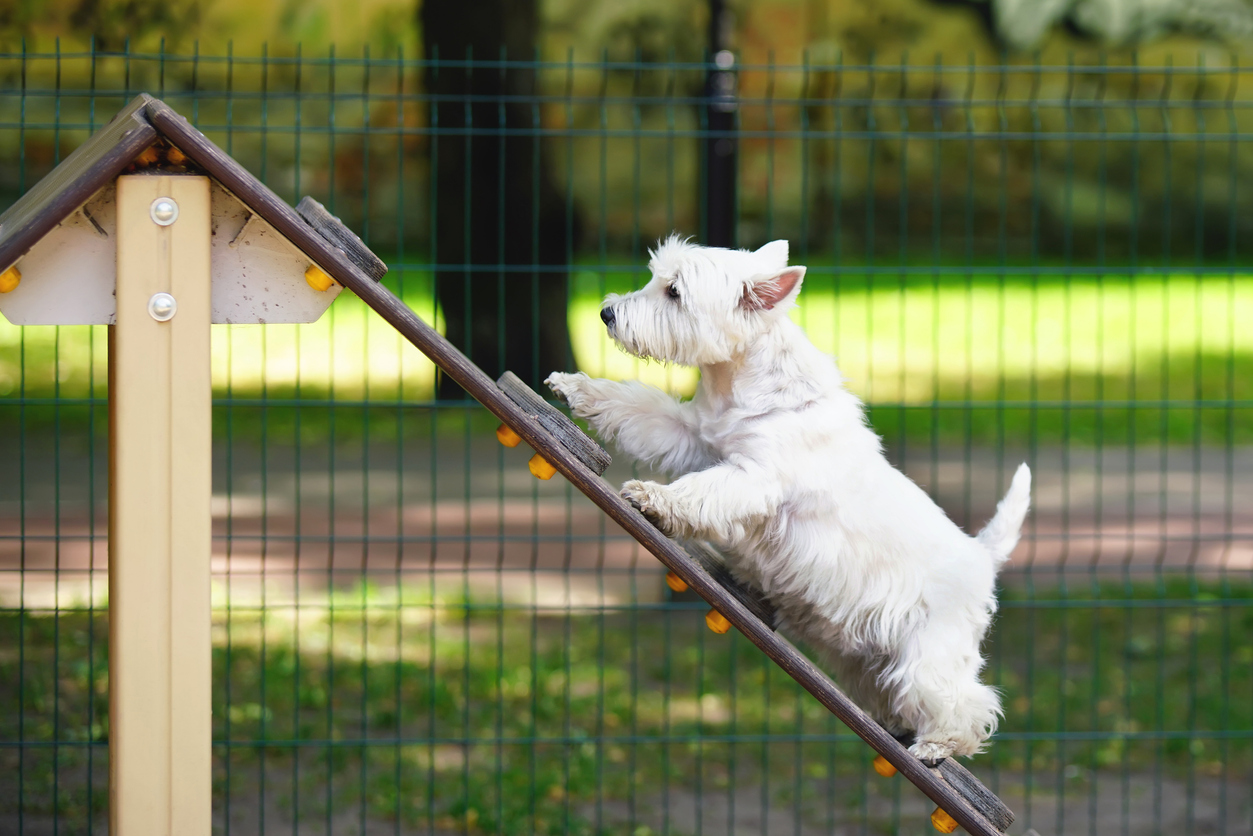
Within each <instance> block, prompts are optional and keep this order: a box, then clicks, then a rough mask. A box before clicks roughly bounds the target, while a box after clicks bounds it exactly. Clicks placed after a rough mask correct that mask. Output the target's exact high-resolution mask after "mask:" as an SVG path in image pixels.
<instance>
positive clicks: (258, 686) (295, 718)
mask: <svg viewBox="0 0 1253 836" xmlns="http://www.w3.org/2000/svg"><path fill="white" fill-rule="evenodd" d="M398 603H401V602H400V601H398V599H397V596H396V592H395V590H394V589H387V590H379V589H376V588H373V587H368V586H360V587H357V588H355V589H351V590H346V591H342V592H339V593H336V594H335V595H334V596H333V597H332V598H331V599H329V600H328V599H319V600H310V601H309V602H308V606H306V607H305V608H302V609H301V610H300V611H299V613H297V612H296V611H294V610H292V609H284V608H282V607H275V608H272V609H271V610H269V611H267V612H266V614H265V615H264V617H262V616H261V615H260V614H259V613H258V612H257V611H255V610H236V611H232V612H227V611H225V610H219V611H217V612H216V613H215V623H214V651H213V666H214V707H215V710H214V736H215V740H216V741H217V743H218V745H217V747H216V748H215V793H216V797H217V801H216V804H217V805H219V806H218V809H222V805H225V804H226V803H227V798H228V797H229V798H231V799H232V800H233V803H234V804H235V805H236V806H239V805H242V804H245V803H246V800H247V799H249V798H252V797H254V796H255V794H256V793H257V792H258V787H259V786H260V782H262V781H264V782H266V786H268V787H270V790H269V791H270V792H272V793H274V797H275V798H277V799H279V805H280V806H283V807H284V808H285V809H288V810H293V809H294V810H298V811H299V816H300V817H301V819H302V820H303V819H305V818H308V819H311V820H313V821H319V820H321V819H322V818H323V817H324V816H325V815H327V810H328V805H329V806H332V807H333V808H334V810H340V811H343V810H352V811H360V812H362V813H364V814H365V815H366V816H368V817H370V818H384V819H390V818H393V817H397V816H398V817H400V819H401V820H402V821H403V822H404V823H405V824H408V825H413V826H417V825H425V824H426V823H427V821H428V816H429V817H430V818H431V819H433V820H434V822H435V824H436V825H437V826H438V827H441V828H447V829H452V828H454V827H459V826H461V825H466V826H467V827H468V830H469V832H472V833H479V832H481V833H507V834H512V833H529V832H530V828H531V827H532V825H534V827H535V830H536V832H539V833H558V832H565V828H566V827H567V825H568V826H569V832H574V833H592V832H595V831H594V827H593V823H592V822H593V820H594V813H593V812H592V811H593V810H594V807H595V804H596V803H597V801H598V799H599V800H601V801H610V802H613V801H622V800H624V799H627V798H629V797H635V798H637V799H653V800H654V801H655V800H656V799H657V798H659V797H660V794H661V793H662V792H663V791H664V788H665V787H670V788H672V789H673V790H675V791H685V792H696V791H697V790H698V788H699V787H703V788H704V789H706V790H715V789H718V788H722V787H726V786H728V784H729V783H730V781H731V775H732V771H734V775H735V781H736V785H737V786H756V785H760V784H761V783H762V782H763V781H766V782H768V787H769V789H770V792H771V794H772V796H774V797H775V799H776V801H778V802H780V803H782V802H790V801H796V802H798V803H800V804H801V805H802V807H803V809H806V810H811V811H812V810H814V809H816V808H817V807H816V806H817V805H819V804H820V802H821V800H822V798H823V797H824V794H825V792H826V791H827V790H826V788H829V787H834V788H836V789H837V790H838V797H839V798H840V799H842V802H841V803H845V804H847V805H848V811H847V813H848V815H850V816H852V815H856V814H857V813H856V811H857V805H858V804H860V803H861V801H862V799H863V793H864V791H865V789H864V785H865V783H866V782H865V780H864V776H865V770H866V767H867V765H868V762H869V759H870V758H869V754H870V753H869V750H868V749H866V747H865V746H864V744H861V743H860V741H857V740H856V739H855V738H853V737H852V736H851V735H850V734H849V733H848V732H847V731H846V730H845V729H843V728H842V727H841V726H840V725H839V724H838V723H836V722H835V721H834V720H833V719H832V718H831V717H830V716H829V715H828V714H827V713H826V712H825V711H824V710H823V709H822V708H821V707H819V706H818V705H817V704H816V703H815V702H814V701H813V700H812V699H810V698H808V696H807V695H805V694H804V693H803V692H802V691H800V689H799V688H798V687H797V686H796V685H795V684H794V683H793V682H792V681H791V680H790V679H789V678H787V677H786V676H785V675H784V674H783V673H782V672H780V671H779V670H778V669H776V668H774V667H773V666H772V665H770V664H769V663H768V662H767V661H766V659H765V658H764V657H763V656H762V655H761V654H760V653H759V652H758V651H756V650H755V649H754V648H753V647H752V646H751V645H750V644H749V643H748V642H747V641H746V640H745V639H743V638H742V637H740V636H739V635H738V633H736V632H734V631H733V632H732V633H731V634H730V635H728V636H726V637H717V636H714V635H713V634H711V633H709V632H708V631H707V630H706V629H705V628H704V626H703V619H702V617H701V616H702V614H703V608H700V607H698V606H679V607H675V608H670V609H667V610H663V611H657V610H637V611H634V612H630V611H613V612H600V611H582V612H575V613H572V614H566V613H563V612H561V611H538V612H537V611H532V610H514V609H508V608H506V609H501V608H500V607H498V606H495V605H492V604H473V603H471V604H466V603H464V602H463V601H459V600H456V599H446V598H441V599H434V600H433V599H432V598H431V597H430V595H429V594H428V593H427V592H426V591H425V590H423V589H417V588H409V587H406V588H404V589H403V606H398ZM330 605H333V606H330ZM93 630H94V641H95V645H94V651H93V652H94V657H93V658H94V662H95V667H94V670H93V669H90V668H89V667H88V664H87V661H88V658H89V656H88V652H87V640H88V636H89V635H90V633H91V631H93ZM106 632H107V631H106V624H105V620H104V618H103V616H96V620H95V622H94V623H91V622H89V621H88V617H87V616H86V615H85V614H82V613H67V614H62V615H61V616H59V617H53V616H51V615H44V614H36V613H25V614H15V613H11V612H10V613H5V614H3V615H0V647H3V648H5V650H4V651H3V652H2V653H0V683H2V684H0V741H14V740H17V739H18V737H19V728H20V729H21V732H22V734H23V735H24V739H25V740H26V741H28V742H33V743H46V742H48V741H51V740H54V739H60V740H64V741H86V740H94V741H103V740H106V739H107V736H108V717H107V710H106V701H105V700H106V693H107V676H106V672H105V663H106V655H105V654H106V647H105V645H106V641H105V638H106ZM989 649H990V655H991V659H992V662H991V665H990V678H991V679H992V681H994V682H997V683H998V684H999V685H1000V687H1001V688H1002V690H1003V692H1004V697H1005V707H1006V719H1005V721H1004V723H1003V724H1002V727H1001V731H1002V733H1003V735H1004V737H1003V739H1001V740H999V741H997V742H995V743H994V744H993V745H992V747H991V752H990V753H989V754H987V755H984V756H982V757H981V758H979V759H978V760H977V761H976V762H975V763H976V768H977V769H980V768H988V767H989V766H991V765H992V764H993V763H995V765H996V766H997V767H998V768H999V770H1000V771H1001V774H1002V775H1003V776H1013V775H1022V774H1024V773H1026V772H1030V773H1031V774H1033V775H1036V776H1037V780H1038V781H1044V780H1046V779H1048V777H1049V776H1051V775H1053V774H1054V773H1055V772H1058V771H1059V770H1060V769H1061V768H1062V767H1063V766H1068V765H1071V764H1077V765H1079V766H1080V767H1082V768H1083V774H1088V773H1087V771H1086V770H1088V769H1095V770H1098V771H1106V772H1109V773H1110V774H1117V773H1120V772H1121V771H1122V770H1128V771H1130V772H1133V773H1137V774H1144V773H1148V772H1151V771H1152V770H1155V769H1160V770H1162V772H1163V773H1164V774H1166V775H1167V776H1174V777H1182V776H1184V775H1186V774H1188V773H1189V772H1194V773H1195V774H1197V775H1201V776H1211V775H1220V774H1224V770H1226V774H1228V775H1229V776H1230V777H1232V779H1233V780H1235V779H1237V778H1240V779H1241V780H1242V779H1243V777H1247V776H1248V775H1249V774H1250V772H1251V771H1253V741H1251V740H1250V738H1249V736H1248V732H1249V731H1250V730H1251V729H1253V701H1251V700H1250V699H1249V695H1250V693H1253V587H1251V586H1249V585H1247V584H1244V585H1234V586H1233V585H1231V584H1227V585H1219V584H1205V583H1201V584H1197V583H1188V582H1186V581H1182V580H1180V581H1177V582H1176V581H1169V580H1165V581H1162V582H1160V583H1157V584H1143V585H1123V584H1109V585H1097V586H1093V587H1084V588H1083V589H1081V590H1072V591H1071V592H1069V593H1063V591H1062V590H1060V589H1056V588H1054V589H1049V590H1047V591H1040V592H1038V593H1037V595H1036V596H1035V597H1032V596H1030V595H1028V594H1027V593H1026V592H1025V591H1024V590H1022V589H1010V590H1007V591H1006V592H1005V594H1004V595H1003V609H1002V612H1001V615H1000V616H999V617H998V620H997V623H996V627H995V630H994V634H993V639H992V642H991V646H990V648H989ZM19 654H21V658H22V659H23V660H24V664H23V665H22V666H19ZM19 683H20V684H21V688H20V690H19V688H18V684H19ZM91 694H94V695H95V702H94V706H93V707H92V709H91V710H90V711H89V710H88V697H89V695H91ZM1161 731H1165V732H1171V733H1174V734H1170V735H1166V736H1164V738H1165V739H1158V737H1159V736H1156V735H1155V734H1154V733H1155V732H1161ZM1090 732H1096V733H1098V734H1096V735H1095V736H1094V735H1090V734H1087V733H1090ZM1189 732H1195V734H1190V733H1189ZM1059 733H1077V736H1075V737H1073V738H1071V739H1065V735H1064V734H1059ZM1233 733H1234V734H1233ZM1093 737H1095V738H1096V739H1091V738H1093ZM1224 738H1226V739H1224ZM497 739H499V741H500V745H499V746H497V745H496V743H495V742H494V741H496V740H497ZM365 741H369V742H371V743H372V744H373V745H363V742H365ZM228 742H229V744H230V745H229V746H228V745H226V744H227V743H228ZM297 743H303V744H306V745H294V744H297ZM103 756H104V752H103V750H102V749H101V750H97V752H96V757H97V759H98V760H99V759H100V758H103ZM24 757H25V764H24V765H25V771H24V773H23V775H24V780H25V782H26V805H27V808H26V809H27V812H28V813H33V812H38V811H44V812H50V811H51V810H52V809H53V802H52V787H53V784H54V778H55V777H56V776H59V797H58V800H57V803H56V805H55V807H56V809H58V810H59V811H60V812H61V814H62V815H63V816H64V817H65V818H64V824H65V826H66V827H67V828H68V829H73V828H74V826H75V822H81V821H82V818H83V817H84V816H86V815H87V806H86V800H85V799H86V789H85V778H84V775H85V772H84V760H85V757H86V756H85V754H84V750H83V749H82V748H74V747H65V748H63V749H61V750H60V751H59V752H56V753H54V751H53V750H52V749H50V748H47V747H40V748H29V749H27V750H26V752H25V754H24ZM54 757H56V758H57V760H56V761H55V762H54V760H53V759H54ZM17 758H18V752H17V751H15V750H14V749H13V748H3V749H0V764H2V765H3V767H4V769H3V771H2V774H6V775H7V776H9V777H7V778H2V779H0V789H3V790H4V791H2V792H0V813H12V812H13V811H14V809H15V805H16V795H15V793H14V792H13V791H12V790H13V789H14V788H13V786H11V785H12V784H13V781H14V779H13V777H12V776H13V774H14V772H13V768H14V767H15V766H16V764H17ZM1242 776H1243V777H1242ZM1080 783H1081V781H1080ZM1073 788H1074V782H1073V781H1072V782H1071V784H1070V785H1068V789H1073ZM102 790H103V784H100V785H98V786H97V787H96V793H95V796H94V799H93V805H94V806H95V807H96V809H97V810H98V809H101V807H100V805H103V803H104V793H103V792H102ZM428 801H431V803H430V806H428Z"/></svg>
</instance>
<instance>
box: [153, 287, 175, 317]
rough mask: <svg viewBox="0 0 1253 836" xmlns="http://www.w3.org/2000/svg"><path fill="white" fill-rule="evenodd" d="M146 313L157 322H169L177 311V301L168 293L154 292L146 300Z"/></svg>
mask: <svg viewBox="0 0 1253 836" xmlns="http://www.w3.org/2000/svg"><path fill="white" fill-rule="evenodd" d="M148 313H149V314H150V315H151V316H152V318H153V319H155V320H156V321H157V322H169V321H170V320H171V319H173V318H174V314H176V313H178V302H176V301H175V300H174V297H173V296H171V295H170V294H168V293H154V294H152V298H151V299H149V300H148Z"/></svg>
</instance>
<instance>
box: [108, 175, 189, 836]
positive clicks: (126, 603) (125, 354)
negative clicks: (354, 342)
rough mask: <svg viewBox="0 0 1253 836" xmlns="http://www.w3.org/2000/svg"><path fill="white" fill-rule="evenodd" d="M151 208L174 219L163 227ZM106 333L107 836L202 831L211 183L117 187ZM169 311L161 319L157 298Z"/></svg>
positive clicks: (170, 181) (149, 180)
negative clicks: (161, 206) (112, 304)
mask: <svg viewBox="0 0 1253 836" xmlns="http://www.w3.org/2000/svg"><path fill="white" fill-rule="evenodd" d="M158 197H171V198H173V199H174V200H175V202H176V203H177V204H178V208H179V212H178V220H177V221H175V222H174V223H173V224H171V225H169V226H164V227H163V226H158V225H157V224H155V223H154V222H153V221H152V219H151V217H150V216H149V207H150V206H151V204H152V202H153V201H154V200H155V199H157V198H158ZM117 212H118V222H117V266H118V281H117V324H116V325H113V326H111V327H110V328H109V334H110V346H109V412H110V420H109V441H110V444H109V457H110V467H109V718H110V732H109V795H110V805H109V818H110V832H111V833H126V834H137V836H167V834H174V833H177V834H189V836H196V834H202V836H208V834H209V831H210V829H211V824H212V809H211V808H212V749H211V744H212V728H211V711H212V692H213V689H212V664H211V650H212V637H211V635H210V628H211V624H212V613H211V610H210V567H209V558H210V552H211V549H210V546H211V530H210V524H211V515H210V507H209V506H210V502H209V500H210V492H211V488H212V479H211V470H212V447H211V445H212V433H211V427H210V421H211V415H212V409H211V407H212V401H211V398H212V386H211V381H210V366H209V322H210V280H209V276H210V267H209V249H210V225H209V217H210V209H209V180H208V178H207V177H195V176H174V177H162V176H133V177H121V178H119V179H118V200H117ZM158 292H167V293H170V294H171V295H173V296H174V298H175V300H176V301H177V303H178V309H177V313H176V314H175V315H174V317H173V319H171V320H169V321H168V322H158V321H156V320H155V319H153V318H152V316H150V315H149V313H148V300H149V299H150V298H151V296H152V295H153V294H154V293H158Z"/></svg>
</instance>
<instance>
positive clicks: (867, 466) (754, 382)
mask: <svg viewBox="0 0 1253 836" xmlns="http://www.w3.org/2000/svg"><path fill="white" fill-rule="evenodd" d="M650 267H651V269H652V273H653V278H652V281H650V282H649V283H648V285H647V286H646V287H644V288H642V289H641V290H639V291H637V292H635V293H631V294H627V295H625V296H610V297H609V298H607V299H606V300H605V303H604V309H603V311H602V316H603V317H604V318H606V319H607V321H608V323H609V333H610V335H611V336H612V337H613V338H614V340H616V341H617V342H618V343H619V344H620V345H621V346H622V347H623V348H625V349H626V350H627V351H629V352H631V353H633V354H637V355H639V356H642V357H651V358H655V359H658V360H662V361H666V362H672V363H681V364H684V365H694V366H699V367H700V371H701V381H700V387H699V389H698V391H697V393H696V397H695V398H694V399H693V400H691V401H688V402H680V401H678V400H676V399H675V398H672V397H670V396H669V395H666V394H665V393H664V392H661V391H659V390H657V389H654V388H652V387H649V386H644V385H642V384H640V383H635V382H626V383H618V382H615V381H610V380H596V379H592V378H590V377H588V376H587V375H585V374H564V373H559V372H554V373H553V374H552V375H551V376H550V377H549V378H548V380H547V383H548V385H549V386H550V387H551V388H552V390H553V392H555V393H556V394H557V395H558V396H559V397H562V398H564V399H565V400H566V401H567V402H568V403H569V404H570V407H571V409H572V410H573V411H574V413H575V414H576V415H579V416H581V417H584V418H587V419H588V420H589V421H590V422H591V424H592V426H593V427H594V428H595V429H596V431H597V432H598V433H599V434H600V435H601V436H603V437H606V438H611V439H614V440H615V441H616V442H617V444H618V446H619V448H621V449H622V451H623V452H625V453H626V454H627V455H629V456H632V457H634V458H636V459H640V460H644V461H647V462H651V463H653V464H654V465H656V466H658V467H660V468H662V469H663V470H665V471H668V472H670V473H671V474H673V475H675V476H677V478H675V480H674V481H673V482H671V483H670V484H668V485H663V484H659V483H657V482H645V481H639V480H631V481H629V482H627V483H626V484H625V485H623V486H622V495H623V496H624V497H626V498H627V499H628V500H630V501H631V502H632V503H634V504H635V505H636V507H638V508H639V509H640V510H641V511H643V513H644V514H646V515H647V516H648V517H649V518H650V519H652V520H653V521H654V522H655V523H656V524H657V525H658V526H659V527H660V528H661V529H662V530H663V531H664V532H666V533H667V534H669V535H671V536H673V537H677V538H680V539H688V540H709V541H713V542H715V543H717V544H719V545H720V546H721V547H722V548H723V549H724V550H725V551H726V552H727V554H728V555H729V559H730V560H731V563H732V565H731V567H730V568H731V569H732V571H733V572H735V573H736V574H737V575H738V576H739V577H740V578H741V579H742V580H745V581H748V582H751V583H752V584H754V585H756V586H757V587H759V588H760V589H762V590H763V591H764V592H765V593H766V595H767V596H768V597H769V598H770V600H771V601H772V602H773V603H774V604H775V605H776V606H777V607H778V608H779V611H780V615H781V616H782V623H783V627H784V629H785V630H786V631H788V632H790V633H792V634H793V635H796V636H797V637H799V638H801V639H802V640H804V641H806V642H808V643H809V644H810V645H811V646H814V647H816V648H820V649H822V650H823V651H824V652H825V653H826V654H827V656H828V660H829V662H830V663H831V665H832V666H833V668H834V673H835V675H836V677H837V679H839V681H840V682H841V684H842V685H843V686H844V687H845V688H846V689H847V690H848V691H849V693H850V696H851V697H852V698H853V699H854V700H856V701H857V702H859V703H860V704H861V705H862V706H863V707H864V708H865V709H866V710H867V711H869V712H870V713H871V714H872V715H873V716H874V717H875V718H876V719H877V720H878V721H879V722H881V723H882V724H883V725H884V726H885V727H886V728H887V729H888V730H889V731H891V732H892V733H894V734H904V733H907V732H915V733H916V736H917V740H916V742H915V743H914V745H913V748H912V751H913V753H914V754H915V755H917V756H918V757H920V758H923V759H936V758H942V757H947V756H949V755H954V754H956V755H973V754H975V753H976V752H978V751H980V749H981V747H982V745H983V743H984V742H985V741H986V740H987V738H988V737H989V735H991V734H992V732H993V731H994V730H995V728H996V723H997V718H998V716H999V714H1000V701H999V698H998V696H997V694H996V692H995V691H993V690H992V689H991V688H989V687H988V686H987V685H984V684H982V683H981V682H980V681H979V672H980V670H981V669H982V667H983V658H982V656H981V655H980V651H979V645H980V643H981V642H982V640H983V637H984V634H985V633H986V632H987V629H988V623H989V621H990V620H991V617H992V614H993V613H994V612H995V610H996V599H995V596H994V591H993V582H994V580H995V577H996V572H997V569H998V567H999V566H1000V565H1001V564H1002V563H1004V562H1005V560H1006V559H1007V558H1008V557H1009V554H1010V552H1011V551H1012V550H1013V548H1014V546H1015V545H1016V544H1017V542H1018V533H1019V529H1020V528H1021V526H1022V521H1023V517H1024V516H1025V515H1026V513H1027V506H1028V502H1029V494H1030V482H1031V475H1030V471H1029V470H1028V469H1027V467H1026V465H1023V466H1022V467H1020V468H1019V469H1018V472H1017V474H1016V475H1015V476H1014V480H1013V485H1012V486H1011V487H1010V490H1009V494H1008V495H1007V496H1006V497H1005V499H1004V500H1003V501H1002V502H1001V504H1000V507H999V508H998V510H997V514H996V517H995V518H994V519H993V520H992V521H991V522H990V523H989V524H988V526H987V528H986V529H984V531H983V532H982V533H980V534H979V536H978V537H977V538H972V537H969V536H967V535H966V534H964V533H963V532H962V531H961V530H960V529H959V528H958V527H957V526H956V525H954V524H953V523H952V522H951V521H950V520H949V519H948V518H947V517H946V516H945V515H944V512H943V511H942V510H940V508H939V507H938V506H936V504H935V503H934V502H932V501H931V499H930V498H929V497H928V496H927V495H926V493H924V492H923V491H922V489H920V488H919V487H918V486H917V485H915V484H914V483H913V482H912V481H910V480H909V479H908V478H907V477H906V476H905V475H904V474H902V473H901V472H900V471H898V470H896V469H895V468H893V467H892V466H891V465H890V464H889V463H888V461H887V459H886V458H884V455H883V449H882V446H881V444H880V442H879V438H878V436H876V435H875V434H874V433H873V432H872V431H871V430H870V429H869V428H868V427H867V426H866V422H865V417H864V414H863V410H862V405H861V402H860V401H859V400H858V399H857V398H856V397H855V396H854V395H853V394H852V393H850V392H849V391H848V390H847V389H845V388H844V384H843V379H842V378H841V376H840V372H839V370H838V369H837V368H836V366H835V363H834V362H833V361H832V360H831V358H830V357H828V356H827V355H825V354H823V353H822V352H821V351H819V350H818V349H817V348H815V347H814V345H813V344H812V343H810V342H809V340H808V339H807V338H806V337H805V334H804V332H803V331H802V330H801V329H800V328H799V327H798V326H797V325H795V324H794V323H793V322H792V321H791V320H790V319H789V318H788V315H787V311H788V309H789V308H791V307H792V306H793V305H794V303H795V299H796V295H797V293H799V292H800V285H801V279H802V277H803V276H804V273H805V268H804V267H788V266H787V242H786V241H775V242H773V243H771V244H767V245H766V246H764V247H762V248H761V249H759V250H757V251H756V252H747V251H736V250H724V249H715V248H708V247H698V246H695V245H693V244H691V243H689V242H687V241H684V240H681V239H679V238H677V237H671V238H670V239H668V240H666V241H665V242H663V243H662V244H661V245H660V246H659V247H658V248H657V250H656V251H655V252H653V253H652V262H651V264H650Z"/></svg>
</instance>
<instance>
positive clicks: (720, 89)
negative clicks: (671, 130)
mask: <svg viewBox="0 0 1253 836" xmlns="http://www.w3.org/2000/svg"><path fill="white" fill-rule="evenodd" d="M733 27H734V21H733V18H732V13H731V11H730V10H729V9H727V7H726V3H725V2H724V0H710V3H709V54H710V57H711V58H712V59H713V62H714V65H713V67H711V68H710V69H709V72H708V75H707V76H706V79H705V138H704V142H703V145H704V155H703V156H704V169H705V170H704V187H705V188H704V192H705V193H704V195H702V199H701V203H702V204H703V207H704V221H705V223H704V226H705V229H704V241H703V242H702V243H704V244H706V245H708V246H711V247H734V246H735V245H736V234H735V224H736V215H737V212H736V209H737V207H736V189H735V180H736V173H737V162H736V160H737V158H738V156H739V154H738V150H739V149H738V143H737V141H736V137H735V127H736V126H735V112H736V110H737V109H738V106H737V104H736V98H737V96H738V90H737V89H736V73H735V55H734V53H732V52H731V48H730V47H731V33H732V29H733Z"/></svg>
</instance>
